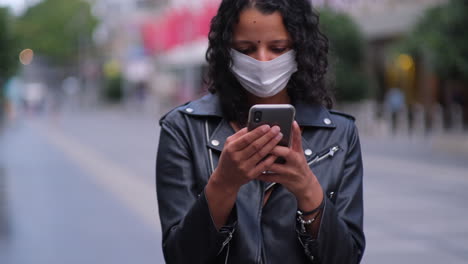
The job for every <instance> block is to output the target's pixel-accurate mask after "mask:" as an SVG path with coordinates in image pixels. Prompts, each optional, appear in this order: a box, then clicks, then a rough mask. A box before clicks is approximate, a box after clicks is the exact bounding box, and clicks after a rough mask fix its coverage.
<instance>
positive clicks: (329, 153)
mask: <svg viewBox="0 0 468 264" xmlns="http://www.w3.org/2000/svg"><path fill="white" fill-rule="evenodd" d="M339 149H340V148H339V147H338V146H334V147H333V148H331V149H330V152H328V155H329V156H330V157H333V156H335V153H336V152H337V151H338V150H339Z"/></svg>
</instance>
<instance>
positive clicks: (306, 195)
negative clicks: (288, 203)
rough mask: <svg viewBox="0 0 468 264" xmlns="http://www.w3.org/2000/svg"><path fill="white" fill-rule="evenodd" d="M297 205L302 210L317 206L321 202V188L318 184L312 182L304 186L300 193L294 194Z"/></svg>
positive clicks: (310, 209)
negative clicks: (311, 184) (306, 186)
mask: <svg viewBox="0 0 468 264" xmlns="http://www.w3.org/2000/svg"><path fill="white" fill-rule="evenodd" d="M296 199H297V207H298V209H299V210H301V211H303V212H307V211H312V210H314V209H316V208H318V207H319V206H320V205H321V204H322V202H323V199H324V197H323V190H322V187H321V186H320V184H318V182H317V184H314V185H313V186H310V187H308V188H306V189H305V190H304V191H303V192H301V194H300V195H297V196H296Z"/></svg>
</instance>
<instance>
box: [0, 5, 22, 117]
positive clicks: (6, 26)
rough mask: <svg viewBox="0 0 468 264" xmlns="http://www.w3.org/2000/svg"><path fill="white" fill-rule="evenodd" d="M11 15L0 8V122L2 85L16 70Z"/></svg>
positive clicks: (16, 54) (3, 99)
mask: <svg viewBox="0 0 468 264" xmlns="http://www.w3.org/2000/svg"><path fill="white" fill-rule="evenodd" d="M12 19H13V18H12V16H11V15H10V12H9V10H8V9H7V8H0V122H1V119H2V117H3V109H4V106H3V104H4V101H5V98H4V94H3V91H4V89H3V85H4V83H5V82H6V80H7V79H8V78H10V77H11V76H12V75H13V74H14V73H15V71H16V69H17V66H18V57H17V56H18V53H19V50H18V49H17V48H16V45H15V38H14V35H13V33H12V30H11V27H12Z"/></svg>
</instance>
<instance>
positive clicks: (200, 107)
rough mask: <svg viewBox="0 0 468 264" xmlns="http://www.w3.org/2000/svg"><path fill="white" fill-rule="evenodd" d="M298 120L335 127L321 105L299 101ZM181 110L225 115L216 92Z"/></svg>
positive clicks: (191, 112)
mask: <svg viewBox="0 0 468 264" xmlns="http://www.w3.org/2000/svg"><path fill="white" fill-rule="evenodd" d="M295 108H296V121H297V122H298V123H299V125H300V126H309V127H322V128H335V127H336V126H335V122H334V120H333V116H332V115H331V114H330V112H329V111H328V109H326V108H325V107H323V106H321V105H316V104H315V105H310V104H303V103H299V104H296V105H295ZM180 111H183V112H184V113H186V114H188V115H193V116H212V117H221V118H222V117H223V113H222V109H221V104H220V101H219V98H218V96H217V95H216V94H211V93H209V94H207V95H205V96H203V97H202V98H200V99H198V100H195V101H192V102H190V103H188V104H186V105H185V106H183V107H181V108H180Z"/></svg>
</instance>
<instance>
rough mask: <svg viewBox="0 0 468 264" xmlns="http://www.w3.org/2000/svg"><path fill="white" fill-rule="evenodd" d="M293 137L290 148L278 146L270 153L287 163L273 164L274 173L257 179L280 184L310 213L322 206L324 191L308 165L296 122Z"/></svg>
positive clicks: (302, 208)
mask: <svg viewBox="0 0 468 264" xmlns="http://www.w3.org/2000/svg"><path fill="white" fill-rule="evenodd" d="M292 136H293V137H292V145H291V147H290V148H288V147H283V146H276V147H275V148H274V149H273V150H272V151H271V153H270V154H272V155H274V156H276V157H283V158H284V159H285V160H286V162H285V163H284V164H279V163H274V164H272V165H271V166H270V167H269V169H268V170H269V171H273V172H274V173H273V174H264V175H260V176H259V177H258V178H257V179H259V180H262V181H268V182H276V183H280V184H281V185H283V186H284V187H286V188H287V189H288V190H289V191H290V192H291V193H293V194H294V195H295V196H296V199H297V202H298V207H299V208H301V210H304V211H308V210H312V209H314V208H316V207H318V206H319V205H320V204H321V202H322V199H323V191H322V187H321V186H320V183H319V182H318V180H317V177H316V176H315V174H314V173H313V172H312V170H311V169H310V168H309V165H308V164H307V160H306V158H305V156H304V151H303V149H302V140H301V139H302V136H301V129H300V128H299V125H298V124H297V122H296V121H294V123H293V128H292Z"/></svg>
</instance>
